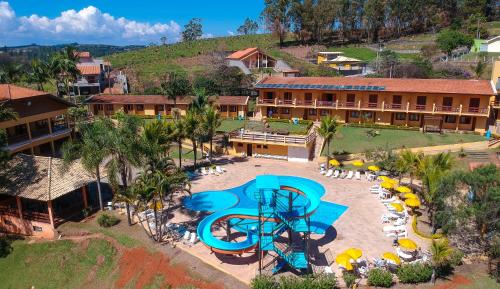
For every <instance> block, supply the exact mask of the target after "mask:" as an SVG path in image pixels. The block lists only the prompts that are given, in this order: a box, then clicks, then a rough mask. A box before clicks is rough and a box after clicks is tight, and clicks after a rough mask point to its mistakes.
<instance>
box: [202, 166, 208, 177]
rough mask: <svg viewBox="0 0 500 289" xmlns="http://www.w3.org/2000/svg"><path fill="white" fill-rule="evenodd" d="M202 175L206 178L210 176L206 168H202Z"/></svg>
mask: <svg viewBox="0 0 500 289" xmlns="http://www.w3.org/2000/svg"><path fill="white" fill-rule="evenodd" d="M201 174H202V175H204V176H206V175H208V172H207V169H206V168H205V167H202V168H201Z"/></svg>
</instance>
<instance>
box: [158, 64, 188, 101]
mask: <svg viewBox="0 0 500 289" xmlns="http://www.w3.org/2000/svg"><path fill="white" fill-rule="evenodd" d="M161 90H162V93H163V94H164V95H166V96H167V98H168V99H170V100H172V101H173V102H174V106H175V105H176V103H177V97H180V96H186V95H188V94H189V93H191V90H192V88H191V83H190V82H189V79H187V78H186V77H185V76H184V75H182V74H178V73H175V72H172V73H170V74H169V75H168V81H166V82H164V83H162V84H161Z"/></svg>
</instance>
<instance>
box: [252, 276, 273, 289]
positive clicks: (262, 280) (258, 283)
mask: <svg viewBox="0 0 500 289" xmlns="http://www.w3.org/2000/svg"><path fill="white" fill-rule="evenodd" d="M250 288H252V289H268V288H269V289H277V288H278V283H277V282H276V280H274V278H273V277H272V276H268V275H257V276H255V278H253V279H252V281H251V282H250Z"/></svg>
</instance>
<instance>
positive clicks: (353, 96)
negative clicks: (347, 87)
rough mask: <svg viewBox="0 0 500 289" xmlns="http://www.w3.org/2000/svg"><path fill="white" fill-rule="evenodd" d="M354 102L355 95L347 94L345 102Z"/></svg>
mask: <svg viewBox="0 0 500 289" xmlns="http://www.w3.org/2000/svg"><path fill="white" fill-rule="evenodd" d="M355 101H356V95H355V94H351V93H349V94H348V95H347V102H355Z"/></svg>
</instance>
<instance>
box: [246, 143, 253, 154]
mask: <svg viewBox="0 0 500 289" xmlns="http://www.w3.org/2000/svg"><path fill="white" fill-rule="evenodd" d="M247 156H249V157H251V156H252V144H251V143H247Z"/></svg>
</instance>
